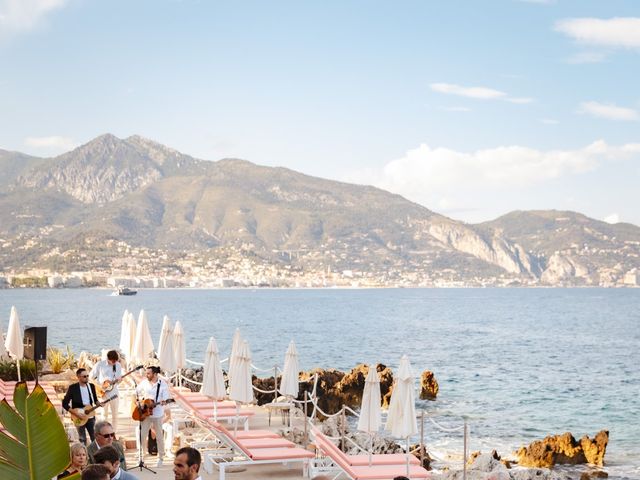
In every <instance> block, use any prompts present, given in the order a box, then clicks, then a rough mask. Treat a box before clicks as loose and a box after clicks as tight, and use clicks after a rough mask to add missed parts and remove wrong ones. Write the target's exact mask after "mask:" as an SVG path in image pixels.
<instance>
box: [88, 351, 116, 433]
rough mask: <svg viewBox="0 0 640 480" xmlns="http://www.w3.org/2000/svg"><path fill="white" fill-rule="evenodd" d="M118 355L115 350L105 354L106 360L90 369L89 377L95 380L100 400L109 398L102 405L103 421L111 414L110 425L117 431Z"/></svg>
mask: <svg viewBox="0 0 640 480" xmlns="http://www.w3.org/2000/svg"><path fill="white" fill-rule="evenodd" d="M119 360H120V355H118V352H117V351H115V350H109V351H108V352H107V359H106V360H101V361H100V362H98V363H96V364H95V365H94V367H93V368H92V369H91V373H90V374H89V377H90V378H91V379H92V380H96V381H97V383H98V385H97V386H98V390H99V391H100V395H101V400H103V401H104V400H106V399H109V398H111V400H110V401H109V403H106V404H105V405H104V407H103V408H104V412H103V419H104V420H107V414H108V412H109V411H110V413H111V425H112V426H113V429H114V430H115V431H116V432H117V430H118V406H119V404H120V400H119V397H117V396H116V395H118V394H119V392H118V382H119V381H120V379H121V378H122V366H121V365H120V362H119Z"/></svg>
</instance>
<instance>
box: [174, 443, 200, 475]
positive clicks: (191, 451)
mask: <svg viewBox="0 0 640 480" xmlns="http://www.w3.org/2000/svg"><path fill="white" fill-rule="evenodd" d="M183 453H184V454H185V455H186V456H187V465H189V466H191V465H198V471H199V470H200V464H201V463H202V457H201V456H200V452H199V451H198V450H196V449H195V448H192V447H182V448H181V449H180V450H178V451H177V452H176V457H177V456H178V455H182V454H183Z"/></svg>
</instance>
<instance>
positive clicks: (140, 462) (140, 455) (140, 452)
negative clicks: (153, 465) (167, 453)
mask: <svg viewBox="0 0 640 480" xmlns="http://www.w3.org/2000/svg"><path fill="white" fill-rule="evenodd" d="M132 380H133V378H132ZM133 386H134V390H135V392H136V408H137V409H139V408H140V397H139V396H138V384H137V383H136V381H135V380H133ZM143 458H144V447H143V445H142V420H138V465H136V466H135V467H133V468H128V469H127V470H133V469H135V468H139V469H140V471H142V469H145V470H148V471H149V472H151V473H153V474H154V475H155V474H156V473H158V472H156V471H155V470H151V469H150V468H149V467H147V466H146V465H145V464H144V461H143V460H142V459H143Z"/></svg>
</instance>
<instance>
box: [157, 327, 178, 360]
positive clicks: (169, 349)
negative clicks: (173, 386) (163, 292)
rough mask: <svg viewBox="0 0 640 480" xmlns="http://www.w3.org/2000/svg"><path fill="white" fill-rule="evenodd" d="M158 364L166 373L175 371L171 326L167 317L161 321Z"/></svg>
mask: <svg viewBox="0 0 640 480" xmlns="http://www.w3.org/2000/svg"><path fill="white" fill-rule="evenodd" d="M158 362H159V363H160V366H161V367H162V368H163V369H164V370H165V371H166V372H175V371H176V356H175V354H174V351H173V326H172V325H171V320H170V319H169V317H168V316H166V315H165V316H164V318H163V319H162V330H161V331H160V342H159V343H158Z"/></svg>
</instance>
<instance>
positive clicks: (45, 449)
mask: <svg viewBox="0 0 640 480" xmlns="http://www.w3.org/2000/svg"><path fill="white" fill-rule="evenodd" d="M13 401H14V405H15V409H14V408H12V407H11V406H10V405H9V404H8V403H7V401H6V400H2V402H0V424H2V425H3V426H4V427H5V428H6V430H7V432H8V434H5V433H2V432H0V478H2V480H39V479H50V478H52V477H55V476H56V475H58V474H59V473H61V472H62V471H63V470H64V469H65V467H66V466H67V465H68V463H69V442H68V440H67V434H66V432H65V430H64V426H63V425H62V421H61V420H60V417H58V414H57V412H56V409H55V407H54V406H53V405H52V404H51V402H50V401H49V398H48V397H47V394H46V393H45V391H44V390H43V389H42V387H41V386H40V385H36V386H35V388H34V389H33V391H32V392H31V393H29V391H28V390H27V384H26V383H24V382H20V383H17V384H16V387H15V391H14V394H13ZM78 478H79V477H78Z"/></svg>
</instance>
